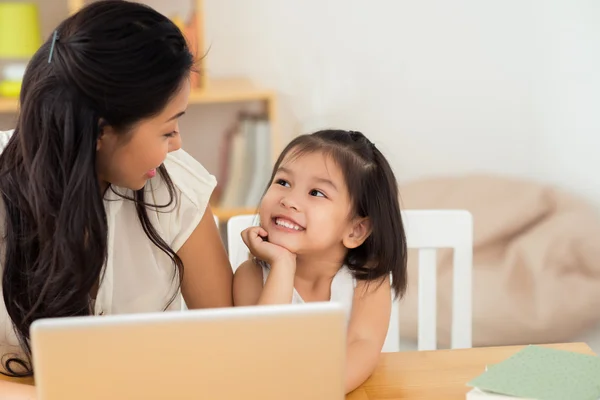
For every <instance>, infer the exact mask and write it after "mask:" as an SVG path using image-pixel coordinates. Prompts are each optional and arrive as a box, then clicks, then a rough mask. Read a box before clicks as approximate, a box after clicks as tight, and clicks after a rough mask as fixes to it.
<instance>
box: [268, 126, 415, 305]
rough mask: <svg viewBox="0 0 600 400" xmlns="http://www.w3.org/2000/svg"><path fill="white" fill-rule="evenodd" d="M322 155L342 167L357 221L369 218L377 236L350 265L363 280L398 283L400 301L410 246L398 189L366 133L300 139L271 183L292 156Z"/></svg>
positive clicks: (287, 150) (325, 132) (394, 287)
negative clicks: (405, 230) (403, 221)
mask: <svg viewBox="0 0 600 400" xmlns="http://www.w3.org/2000/svg"><path fill="white" fill-rule="evenodd" d="M314 152H322V153H323V154H325V155H326V156H329V157H331V158H332V160H333V161H334V162H335V163H337V164H338V166H339V167H340V169H341V171H342V173H343V175H344V180H345V181H346V186H347V187H348V192H349V194H350V198H351V200H352V203H353V209H354V213H355V216H358V217H368V218H369V219H370V221H371V226H372V233H371V234H370V235H369V237H368V238H367V240H365V242H364V243H363V244H362V245H360V246H359V247H357V248H354V249H350V250H349V251H348V253H347V255H346V259H345V261H344V262H345V264H346V265H347V266H348V268H349V269H350V271H352V274H353V275H354V277H355V278H356V279H357V280H364V281H374V280H381V279H383V278H386V277H389V276H390V274H391V278H392V290H393V291H394V294H395V296H396V297H397V298H398V297H402V296H403V295H404V292H405V290H406V284H407V277H406V262H407V261H406V260H407V246H406V236H405V234H404V227H403V224H402V216H401V214H400V203H399V198H398V184H397V182H396V178H395V176H394V172H393V171H392V168H391V167H390V165H389V163H388V162H387V160H386V158H385V157H384V156H383V154H382V153H381V152H380V151H379V149H377V147H375V145H374V144H373V143H372V142H371V141H370V140H369V139H367V138H366V137H365V135H363V134H362V133H360V132H355V131H344V130H322V131H318V132H315V133H313V134H308V135H300V136H297V137H296V138H295V139H294V140H292V141H291V142H290V143H289V144H288V145H287V146H286V148H285V149H284V150H283V151H282V153H281V154H280V156H279V158H278V159H277V161H276V162H275V166H274V168H273V173H272V175H271V182H272V181H273V179H274V178H275V174H276V173H277V170H278V169H279V167H280V165H281V163H282V162H283V160H284V159H285V158H286V156H287V155H288V154H289V155H290V157H294V158H296V157H299V156H301V155H303V154H308V153H314Z"/></svg>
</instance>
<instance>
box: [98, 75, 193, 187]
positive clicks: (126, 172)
mask: <svg viewBox="0 0 600 400" xmlns="http://www.w3.org/2000/svg"><path fill="white" fill-rule="evenodd" d="M189 94H190V84H189V82H188V81H187V80H186V81H185V82H184V84H183V85H182V87H181V89H180V90H179V91H178V92H177V93H176V94H175V96H174V97H173V98H172V99H171V100H170V101H169V102H168V103H167V105H166V106H165V107H164V109H163V110H162V111H161V112H160V113H159V114H157V115H155V116H153V117H150V118H147V119H144V120H142V121H140V122H139V123H137V124H136V125H135V126H134V127H133V129H132V130H131V131H130V132H126V133H122V132H117V131H116V130H115V129H114V128H113V127H111V126H105V127H104V128H103V129H102V133H101V135H100V138H99V139H98V144H97V147H96V148H97V152H96V170H97V171H98V178H99V179H100V184H101V186H102V187H107V186H108V184H112V185H115V186H119V187H124V188H128V189H132V190H139V189H141V188H143V187H144V185H145V184H146V181H148V179H151V178H152V177H153V176H154V175H155V174H156V169H157V168H158V167H159V166H160V165H161V164H162V163H163V161H164V160H165V159H166V158H167V154H168V153H169V152H171V151H175V150H179V149H180V148H181V137H180V136H179V117H181V115H183V113H184V112H185V110H186V108H187V105H188V97H189Z"/></svg>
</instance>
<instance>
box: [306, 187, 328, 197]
mask: <svg viewBox="0 0 600 400" xmlns="http://www.w3.org/2000/svg"><path fill="white" fill-rule="evenodd" d="M309 194H310V195H311V196H315V197H326V196H325V194H323V192H321V191H320V190H317V189H313V190H311V191H310V192H309Z"/></svg>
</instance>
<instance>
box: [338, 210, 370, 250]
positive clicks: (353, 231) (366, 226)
mask: <svg viewBox="0 0 600 400" xmlns="http://www.w3.org/2000/svg"><path fill="white" fill-rule="evenodd" d="M371 232H372V227H371V220H370V219H369V217H363V218H355V219H354V220H353V221H352V223H351V225H350V229H348V233H347V234H346V235H345V236H344V238H343V240H342V243H343V244H344V247H346V248H347V249H355V248H357V247H358V246H360V245H361V244H363V243H364V242H365V240H367V238H368V237H369V236H370V235H371Z"/></svg>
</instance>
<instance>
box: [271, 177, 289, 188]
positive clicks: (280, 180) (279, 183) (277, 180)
mask: <svg viewBox="0 0 600 400" xmlns="http://www.w3.org/2000/svg"><path fill="white" fill-rule="evenodd" d="M275 184H276V185H280V186H285V187H290V184H289V183H288V182H287V181H286V180H285V179H276V180H275Z"/></svg>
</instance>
